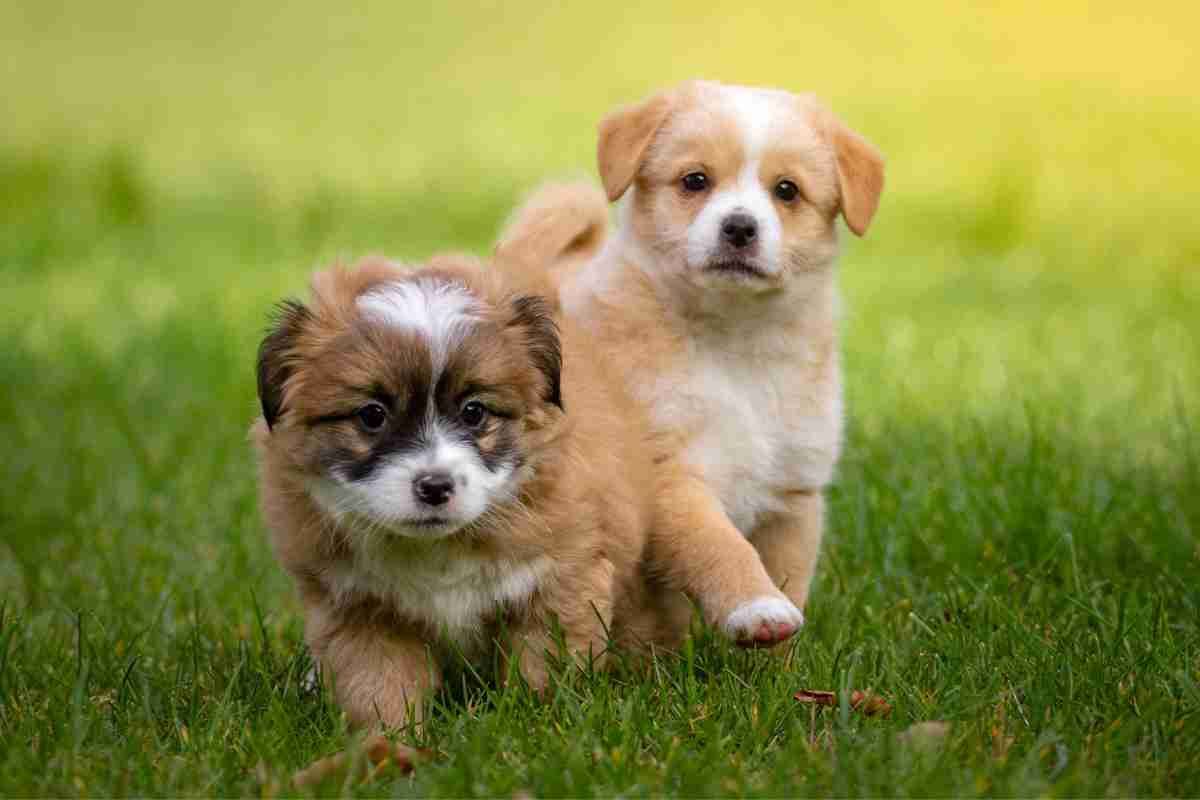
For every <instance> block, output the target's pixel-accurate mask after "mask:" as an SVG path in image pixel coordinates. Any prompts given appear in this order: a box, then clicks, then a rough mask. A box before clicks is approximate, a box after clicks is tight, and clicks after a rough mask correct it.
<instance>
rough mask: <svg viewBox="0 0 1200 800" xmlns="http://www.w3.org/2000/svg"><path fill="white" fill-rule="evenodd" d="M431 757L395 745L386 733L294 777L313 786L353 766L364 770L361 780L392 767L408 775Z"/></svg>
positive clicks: (309, 766) (425, 752)
mask: <svg viewBox="0 0 1200 800" xmlns="http://www.w3.org/2000/svg"><path fill="white" fill-rule="evenodd" d="M429 757H430V753H429V751H427V750H417V749H414V748H412V747H407V746H405V745H402V744H393V743H392V742H389V741H388V740H387V739H386V738H385V737H383V736H372V737H370V738H369V739H366V740H364V741H363V742H362V744H360V745H359V746H358V747H357V748H349V749H346V750H343V751H341V752H340V753H334V754H333V755H331V756H326V757H325V758H319V759H317V760H316V761H314V762H313V763H311V764H309V765H308V766H307V767H305V768H304V769H302V770H300V771H299V772H297V773H296V774H295V775H293V776H292V783H294V784H295V785H296V786H298V787H304V786H312V785H314V784H318V783H320V782H321V781H323V780H325V779H326V778H328V777H329V776H330V775H335V774H337V773H339V772H342V771H344V770H345V769H347V768H350V767H357V768H358V769H360V770H362V772H363V774H362V776H361V780H364V781H365V780H369V779H371V778H374V777H376V776H377V775H379V774H381V773H383V772H385V771H387V770H389V769H395V770H398V771H399V772H400V773H401V774H403V775H407V774H408V773H410V772H412V771H413V769H414V768H415V767H416V765H417V762H418V761H422V760H426V759H428V758H429Z"/></svg>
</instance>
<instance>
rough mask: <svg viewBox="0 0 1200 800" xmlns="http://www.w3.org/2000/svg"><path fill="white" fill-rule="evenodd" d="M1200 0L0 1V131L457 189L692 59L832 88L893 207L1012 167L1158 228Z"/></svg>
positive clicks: (366, 184)
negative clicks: (739, 0)
mask: <svg viewBox="0 0 1200 800" xmlns="http://www.w3.org/2000/svg"><path fill="white" fill-rule="evenodd" d="M1198 9H1200V5H1198V4H1196V3H1183V2H1175V3H1144V4H1131V3H1124V2H1122V3H1118V2H1075V1H1072V2H1053V3H1032V2H1008V3H995V2H981V3H937V2H928V1H927V0H918V1H917V2H907V3H890V4H869V3H860V2H850V3H842V4H802V3H794V2H793V3H780V2H771V3H765V4H763V3H760V4H744V5H743V4H712V5H703V4H697V3H683V2H675V3H642V4H620V3H586V4H585V3H574V4H554V3H533V2H525V1H524V0H508V2H503V3H500V2H480V3H460V2H444V3H428V4H418V3H395V2H394V3H381V2H364V3H353V4H337V3H317V2H312V0H302V1H301V2H293V3H278V4H272V3H264V2H230V0H216V2H210V3H182V2H159V3H137V2H130V1H129V0H117V1H116V2H107V3H85V2H65V3H64V2H61V1H53V0H52V1H51V2H33V0H16V1H15V2H14V0H8V2H6V3H4V4H3V5H2V6H0V49H2V50H3V52H4V55H3V62H2V63H3V65H4V72H3V78H2V80H0V105H2V106H3V108H4V109H5V113H4V116H5V122H4V125H3V132H2V134H0V136H2V137H3V138H2V139H0V142H3V143H4V144H5V145H6V146H8V147H10V148H12V147H17V148H27V147H38V146H42V147H64V148H72V149H73V148H77V147H81V146H82V147H90V146H104V145H107V144H110V143H112V142H120V143H123V144H131V145H133V146H136V147H137V149H139V150H143V151H144V153H145V155H146V158H147V159H148V163H149V165H150V168H151V170H152V172H154V173H155V174H159V175H164V176H169V177H170V179H171V180H174V181H192V180H201V181H203V180H205V179H206V178H207V177H208V176H210V175H211V174H212V171H213V169H214V167H219V166H220V165H222V164H227V163H237V164H239V165H246V166H247V167H248V168H250V169H252V170H253V171H254V172H255V173H256V174H258V175H259V176H260V177H262V178H263V179H265V180H268V181H270V182H271V183H272V184H273V185H275V186H277V187H279V188H280V189H282V190H284V191H285V192H287V191H289V190H292V189H306V188H308V187H309V186H310V185H313V184H317V183H321V184H324V185H327V184H329V183H332V184H333V185H335V186H339V187H346V188H353V189H355V190H363V191H374V190H382V191H394V190H396V189H397V188H405V189H407V188H412V187H429V188H436V189H439V190H442V189H444V190H446V191H454V192H460V191H461V192H468V193H469V192H470V191H471V187H470V186H469V185H467V186H460V185H456V183H455V179H454V175H455V174H456V172H458V173H460V174H463V175H469V178H470V180H478V179H479V173H483V174H485V175H489V174H490V175H492V176H494V178H495V179H496V180H497V181H499V182H503V183H510V182H511V183H513V184H515V185H517V186H526V185H529V184H531V183H533V182H534V181H536V180H538V179H539V178H542V177H547V176H553V175H556V174H560V173H562V172H564V171H574V172H581V171H583V172H587V173H589V174H590V173H591V172H592V171H593V166H592V149H593V131H594V126H595V123H596V121H597V120H598V119H599V117H600V116H601V115H602V114H603V113H604V112H605V111H606V110H608V109H609V108H611V107H612V106H614V105H616V104H618V103H622V102H628V101H631V100H633V99H636V98H638V97H640V96H642V95H644V94H646V93H648V92H650V91H652V90H653V89H654V88H656V87H658V86H661V85H664V84H668V83H672V82H675V81H678V80H681V79H685V78H690V77H708V78H715V79H720V80H725V81H731V82H742V83H749V84H760V85H771V86H779V87H783V88H789V89H794V90H811V91H815V92H817V93H818V94H819V95H821V96H823V97H824V98H825V99H826V100H827V101H828V102H829V103H830V104H831V105H832V106H833V107H834V108H835V110H836V111H837V112H838V113H840V114H841V115H842V116H843V117H844V118H845V119H847V121H849V122H850V124H851V125H852V126H854V127H856V128H858V129H859V130H860V131H862V132H863V133H864V134H865V135H867V137H868V138H870V139H872V140H874V141H875V142H876V143H877V144H878V145H879V146H880V147H881V148H882V149H883V150H884V151H885V153H886V154H887V156H888V158H889V167H890V171H889V186H888V202H889V204H896V203H899V204H901V205H903V202H904V200H905V199H906V198H914V199H915V198H925V199H931V200H935V201H936V200H937V198H939V197H943V196H944V195H946V194H947V193H951V194H955V195H958V196H959V197H960V198H961V199H962V200H963V201H964V202H969V201H970V199H971V198H972V197H974V196H975V195H976V194H977V193H978V191H979V190H978V188H977V187H978V186H979V185H981V184H987V183H989V182H991V181H994V180H996V179H999V180H1001V181H1002V182H1003V181H1004V180H1005V175H1006V174H1007V173H1009V172H1012V171H1015V172H1016V173H1017V174H1018V175H1019V178H1018V179H1015V180H1014V181H1012V182H1014V183H1017V182H1024V181H1025V180H1027V179H1028V180H1030V181H1031V182H1032V186H1031V187H1028V190H1027V191H1026V192H1025V193H1026V195H1027V196H1026V200H1028V201H1029V202H1031V203H1032V204H1033V207H1034V209H1035V210H1036V213H1037V214H1038V215H1039V216H1045V215H1048V216H1049V217H1051V218H1058V217H1063V216H1069V215H1084V216H1086V217H1088V219H1089V226H1090V225H1104V224H1105V222H1104V220H1105V219H1106V218H1112V219H1115V220H1117V223H1118V224H1120V225H1126V224H1128V225H1130V226H1133V227H1136V226H1137V225H1142V224H1145V225H1153V226H1154V227H1155V228H1158V229H1159V233H1160V234H1161V233H1162V232H1163V231H1162V226H1163V225H1164V224H1165V223H1167V222H1174V223H1177V224H1187V223H1189V222H1190V216H1191V206H1192V205H1193V203H1192V197H1193V196H1194V186H1193V185H1192V180H1189V177H1191V176H1195V175H1196V174H1197V168H1198V167H1200V155H1198V154H1197V149H1198V147H1197V146H1198V145H1200V99H1198V98H1200V92H1198V91H1197V85H1198V84H1200V57H1198V55H1197V51H1198V50H1200V48H1198V47H1197V31H1198V30H1200V10H1198ZM464 166H465V167H471V168H472V169H466V170H464ZM1023 191H1024V190H1023ZM1173 195H1174V196H1173ZM1183 195H1189V196H1186V197H1185V196H1183ZM1163 215H1167V218H1166V219H1164V216H1163ZM1167 235H1170V234H1169V233H1168V234H1167Z"/></svg>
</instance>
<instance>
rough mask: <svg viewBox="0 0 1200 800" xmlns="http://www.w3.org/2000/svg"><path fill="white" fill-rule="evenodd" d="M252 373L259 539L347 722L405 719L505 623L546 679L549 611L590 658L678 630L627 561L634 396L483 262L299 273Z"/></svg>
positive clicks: (637, 485) (635, 468)
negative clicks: (300, 280) (308, 281)
mask: <svg viewBox="0 0 1200 800" xmlns="http://www.w3.org/2000/svg"><path fill="white" fill-rule="evenodd" d="M567 329H568V331H569V329H570V326H569V325H568V326H567ZM258 385H259V395H260V399H261V401H262V417H261V418H260V419H259V420H258V421H257V422H256V423H255V425H254V428H253V430H252V436H253V439H254V442H255V444H256V446H257V450H258V453H259V458H260V478H261V502H262V509H263V513H264V516H265V518H266V521H267V524H268V527H269V529H270V532H271V537H272V544H273V549H274V551H275V554H276V556H277V557H278V559H279V560H280V562H281V563H282V564H283V566H284V567H285V568H286V569H287V571H288V572H289V573H290V574H291V576H292V578H293V579H294V581H295V584H296V586H297V588H298V590H299V594H300V598H301V601H302V603H303V606H304V609H305V615H306V620H305V621H306V631H305V635H306V639H307V641H308V644H309V646H310V647H311V649H312V652H313V653H314V655H315V657H316V658H317V659H318V661H319V663H320V664H321V665H322V667H323V668H324V670H325V671H326V673H327V674H332V677H333V679H334V685H335V691H336V695H337V698H338V701H339V703H340V704H341V705H342V707H343V708H344V710H345V711H346V712H347V713H348V715H349V717H350V718H351V719H352V720H353V721H354V722H355V723H356V724H384V725H388V726H395V725H400V724H402V723H404V722H406V721H409V720H411V719H413V716H412V715H411V713H410V712H412V711H413V710H414V709H415V710H417V711H419V708H420V701H421V698H422V696H423V695H424V694H425V693H426V692H427V691H428V690H429V689H430V688H432V687H434V686H436V685H437V683H438V680H439V671H438V666H437V658H438V656H439V654H440V653H443V652H444V651H445V649H446V648H447V647H448V646H452V647H453V648H454V649H456V650H459V651H461V652H465V653H467V654H468V655H470V656H476V655H480V654H483V653H486V652H487V648H488V647H490V646H491V645H492V644H493V643H494V641H495V637H497V636H498V635H499V634H500V633H501V632H502V630H505V631H507V632H508V634H509V635H511V636H512V641H511V642H510V643H509V644H510V645H511V647H512V648H513V649H512V650H506V652H516V653H518V656H517V657H518V659H519V661H518V665H519V667H520V669H521V671H522V673H523V674H524V676H525V677H526V679H527V680H528V681H529V682H530V683H531V684H532V685H533V686H535V687H543V686H544V684H545V681H546V677H547V676H546V668H545V661H544V656H545V653H546V650H547V648H549V647H550V646H551V645H552V642H553V640H552V635H551V626H552V625H553V624H554V620H556V621H557V624H558V625H559V626H561V630H562V633H563V636H564V639H565V642H566V644H567V646H568V647H569V648H570V650H571V651H572V652H574V653H577V654H579V655H580V656H581V657H587V656H588V655H589V654H590V655H591V656H592V657H594V658H596V659H599V660H603V656H604V648H605V646H606V643H607V641H608V638H609V634H610V633H611V635H612V637H613V638H615V639H616V640H617V641H618V642H620V643H623V644H627V645H632V644H641V643H645V642H646V641H654V640H658V641H666V640H668V639H670V638H672V635H673V634H674V633H675V632H677V631H681V630H682V629H683V627H684V624H683V623H681V622H680V620H679V617H678V614H679V613H680V612H679V609H678V607H677V608H676V610H675V613H676V616H675V617H674V618H672V617H670V615H669V614H667V615H665V616H664V615H660V613H659V612H660V611H661V610H662V609H663V608H665V607H666V606H669V605H670V604H671V600H670V598H665V599H664V596H663V594H662V593H661V592H652V591H648V590H647V587H646V585H645V583H644V581H643V577H642V575H641V573H640V563H641V559H642V557H643V549H644V546H645V538H646V532H647V528H648V526H649V524H650V521H651V514H652V509H651V505H650V503H651V495H650V491H649V487H650V486H651V480H650V473H651V470H652V463H651V456H650V454H649V452H648V450H647V448H646V446H645V440H646V438H647V434H646V430H645V427H644V425H643V424H642V423H641V419H642V417H641V412H640V411H639V409H638V408H637V406H636V404H634V403H633V402H632V401H631V400H630V399H629V398H628V397H627V396H626V395H625V393H624V391H623V390H622V389H621V387H620V381H619V378H618V379H616V380H614V379H610V378H609V377H608V376H607V375H606V374H605V373H604V369H603V363H602V359H600V358H598V357H597V354H596V353H595V352H592V351H590V349H589V347H588V345H587V344H586V339H585V338H584V337H579V336H573V335H568V336H566V337H564V338H560V335H559V330H558V328H557V326H556V323H555V321H554V319H553V318H552V316H551V314H550V312H549V311H548V308H547V306H546V304H544V303H543V302H542V301H541V300H540V299H539V298H537V297H535V296H531V295H526V294H519V293H514V292H512V291H509V290H508V289H506V287H505V285H504V282H503V279H502V277H500V276H499V275H498V273H496V272H495V271H484V270H482V269H480V268H479V267H478V265H477V264H474V263H473V262H471V261H470V260H469V259H465V258H443V259H439V260H436V261H434V262H432V263H431V264H430V265H429V266H427V267H425V268H422V269H416V270H405V269H402V268H399V267H397V266H395V265H393V264H391V263H389V262H387V261H384V260H381V259H373V260H367V261H365V262H363V263H362V264H360V265H359V266H357V267H355V268H354V269H351V270H348V271H343V270H338V269H334V270H330V271H327V272H321V273H318V274H317V275H316V276H315V277H314V279H313V282H312V300H311V301H310V302H309V303H307V304H301V303H298V302H291V303H286V304H284V305H283V306H282V307H281V311H280V314H279V318H278V320H277V322H276V324H275V326H274V329H273V330H272V331H271V333H270V334H269V335H268V336H267V337H266V339H265V340H264V341H263V343H262V346H261V348H260V351H259V359H258ZM564 408H565V409H567V410H568V413H564ZM664 604H666V605H664ZM683 613H684V614H686V605H685V607H684V609H683ZM666 620H670V621H669V622H665V624H663V625H662V627H661V628H660V627H659V625H660V623H664V621H666Z"/></svg>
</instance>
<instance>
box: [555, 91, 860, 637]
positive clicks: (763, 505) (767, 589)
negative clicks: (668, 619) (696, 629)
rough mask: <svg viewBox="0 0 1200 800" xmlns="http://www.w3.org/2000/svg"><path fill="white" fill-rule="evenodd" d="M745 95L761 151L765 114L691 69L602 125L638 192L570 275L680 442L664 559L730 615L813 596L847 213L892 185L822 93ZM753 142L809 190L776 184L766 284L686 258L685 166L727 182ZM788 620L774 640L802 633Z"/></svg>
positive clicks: (570, 305) (715, 617)
mask: <svg viewBox="0 0 1200 800" xmlns="http://www.w3.org/2000/svg"><path fill="white" fill-rule="evenodd" d="M736 91H740V92H743V93H744V94H745V95H746V96H751V100H750V101H748V102H749V103H750V105H751V107H750V111H751V112H754V113H760V115H761V116H765V115H766V114H767V113H768V112H769V114H770V128H769V130H768V131H767V132H766V133H765V134H764V135H761V136H760V137H759V139H760V140H761V141H762V144H760V145H759V146H758V147H759V149H758V150H756V152H755V153H753V154H751V153H748V152H747V144H746V142H747V141H750V140H752V139H753V137H750V136H748V135H747V134H746V133H745V130H746V127H747V126H748V125H750V124H752V123H753V122H754V120H747V119H746V115H745V114H743V113H740V112H739V109H745V108H746V107H747V106H746V104H745V103H743V104H742V105H737V104H736V103H731V101H730V100H729V97H730V91H729V87H724V86H721V85H720V84H712V83H705V82H698V81H697V82H690V83H685V84H683V85H681V86H679V87H676V88H674V89H671V90H667V91H665V92H661V93H659V94H657V95H655V96H653V97H652V98H651V99H650V100H648V101H646V102H645V103H643V104H640V105H635V106H631V107H628V108H625V109H621V110H619V111H617V112H615V113H614V114H612V115H610V116H609V117H606V118H605V119H604V121H603V122H601V124H600V132H599V133H600V137H599V141H600V144H599V159H598V163H599V169H600V174H601V178H602V179H603V183H604V186H605V189H606V192H607V195H608V197H609V199H616V198H618V197H621V196H622V195H625V197H624V201H623V202H624V207H623V208H622V209H621V210H620V212H619V216H620V225H619V227H618V229H617V230H616V231H615V232H614V233H612V234H610V236H609V238H608V240H607V241H606V243H605V245H604V247H603V249H602V250H601V252H600V254H599V255H598V256H597V257H596V258H595V259H593V260H592V261H591V262H590V263H588V264H587V265H585V266H584V267H582V268H577V269H573V270H569V271H566V272H564V273H563V275H562V278H561V282H562V289H561V297H562V302H563V305H564V309H565V311H566V314H567V315H568V316H569V317H571V318H574V319H576V320H578V321H579V322H580V323H581V324H583V325H584V326H585V327H586V328H587V330H588V331H590V332H591V334H592V335H593V336H594V337H595V339H596V342H597V343H598V344H599V346H600V347H601V348H602V350H603V351H604V352H605V353H606V354H607V355H608V356H610V357H611V358H613V359H614V361H616V363H618V364H619V365H620V368H621V370H622V373H623V375H624V377H625V381H626V383H627V385H628V386H629V387H630V389H631V390H632V391H633V392H634V394H635V395H636V396H637V397H638V399H639V400H640V401H641V402H642V403H643V405H644V407H645V408H646V409H647V411H648V412H649V414H650V415H651V417H652V420H653V422H652V424H653V428H654V434H655V436H656V440H657V442H658V443H659V446H660V447H662V448H663V452H662V453H661V454H660V464H659V473H658V475H657V476H656V478H657V480H658V482H659V502H658V506H657V511H656V517H655V519H656V525H655V529H654V532H653V535H652V547H651V562H652V564H653V566H654V568H655V569H657V570H659V571H660V572H661V573H662V574H663V575H664V576H666V577H667V579H668V581H669V582H670V583H671V584H672V585H674V586H677V587H679V588H682V589H684V590H686V591H687V592H689V593H690V594H691V595H692V596H693V597H695V598H696V599H697V600H698V601H699V603H700V604H701V607H702V608H703V609H704V611H705V615H706V617H707V618H708V619H710V620H711V621H713V622H717V623H721V624H724V623H725V622H726V621H727V620H728V619H729V617H730V615H731V613H732V612H733V611H734V610H735V609H738V608H744V607H745V606H746V605H747V604H749V603H750V601H752V600H753V599H754V598H758V597H764V596H768V597H769V596H779V589H782V592H783V594H785V595H786V597H787V598H788V599H790V600H791V602H792V603H794V604H795V606H797V607H799V608H801V609H803V608H804V607H805V605H806V604H807V600H808V594H809V589H810V586H811V582H812V578H813V574H814V571H815V567H816V563H817V558H818V554H819V550H820V541H821V534H822V517H823V498H822V489H823V487H824V486H825V485H826V483H827V482H828V480H829V479H830V476H831V475H832V469H833V465H834V463H835V461H836V458H837V456H838V451H839V449H840V435H841V425H842V419H841V413H842V412H841V377H840V367H839V359H838V352H837V341H836V317H837V293H836V285H835V280H834V269H833V264H834V261H835V259H836V255H837V249H838V248H837V230H836V225H835V223H836V217H837V215H838V214H839V213H840V214H841V215H843V216H844V217H845V219H846V222H847V225H848V226H849V227H850V229H851V230H852V231H853V232H854V233H856V234H859V235H861V234H862V233H864V232H865V231H866V228H867V226H868V225H869V224H870V222H871V219H872V217H873V216H874V213H875V210H876V208H877V206H878V201H879V194H880V192H881V191H882V186H883V162H882V159H881V157H880V156H879V154H878V152H877V151H876V150H875V149H874V147H872V146H871V145H870V144H868V143H867V142H865V140H863V139H862V138H861V137H859V136H858V135H857V134H854V133H853V132H851V131H850V130H849V129H848V128H846V127H845V126H844V125H843V124H842V123H841V122H839V121H838V120H837V119H836V118H834V117H833V115H832V114H830V113H829V112H828V111H826V110H825V109H824V108H823V107H822V106H821V105H820V104H819V103H817V101H816V100H815V99H814V98H812V97H811V96H809V95H792V94H789V93H786V92H771V91H763V90H736ZM764 109H765V110H764ZM752 156H753V157H754V158H755V159H756V162H755V163H757V164H758V172H757V175H756V178H757V180H758V181H759V182H760V183H761V185H762V186H764V187H771V186H773V185H774V182H775V181H778V180H780V179H781V177H786V178H787V179H789V180H791V181H793V182H794V183H796V184H797V186H798V188H799V190H800V194H799V197H798V198H797V199H796V200H794V201H792V202H790V203H786V202H784V201H782V200H781V199H778V198H775V197H772V198H771V202H772V204H773V207H774V208H775V209H776V213H777V215H778V219H779V225H780V228H779V230H780V234H779V236H780V247H781V252H782V253H783V256H782V261H783V268H782V269H781V270H780V271H779V273H778V274H773V275H770V276H766V277H764V278H763V279H762V280H761V281H758V282H755V283H750V282H748V281H745V282H741V283H737V282H733V281H730V280H729V279H725V278H721V279H713V278H711V277H710V276H709V275H708V274H706V273H703V272H700V271H698V270H696V269H694V268H689V267H688V266H686V262H685V260H684V257H683V256H684V249H683V248H684V243H685V239H686V234H687V232H688V230H689V226H692V225H693V223H694V222H695V220H697V219H698V218H699V215H700V214H701V213H702V211H703V209H704V206H705V203H706V202H707V201H708V200H707V197H708V196H707V195H695V194H689V193H688V192H684V191H682V190H681V188H680V180H681V177H682V176H683V175H686V174H688V173H689V172H692V171H703V172H704V173H705V174H706V175H707V176H708V177H709V180H710V183H711V184H712V186H713V187H714V190H715V189H716V188H724V187H726V186H728V185H730V182H733V181H735V180H739V179H741V176H742V171H743V169H744V166H745V165H746V164H747V163H749V161H748V160H749V159H750V158H751V157H752ZM631 188H632V192H629V191H628V190H630V189H631ZM547 191H548V192H549V191H550V190H547ZM576 192H577V196H576V197H575V198H573V199H572V200H571V201H570V202H569V203H566V204H565V205H567V206H570V207H574V208H578V207H582V206H584V205H586V204H588V203H591V204H595V203H596V202H598V200H597V197H598V195H599V193H598V192H597V191H596V190H595V189H583V188H581V189H578V190H576ZM760 385H762V386H766V387H769V388H768V389H760V388H758V387H759V386H760ZM739 387H740V388H739ZM738 393H740V394H741V395H742V396H741V397H739V396H738ZM746 414H748V415H750V416H747V417H745V424H744V425H739V424H738V417H737V415H746ZM791 420H795V424H796V426H798V427H795V428H793V429H792V432H791V433H790V434H789V436H790V438H789V441H788V442H787V446H788V447H789V448H790V449H788V450H780V449H778V447H775V449H774V450H772V449H771V448H772V447H773V446H774V443H773V442H772V441H769V440H770V439H772V438H774V437H773V435H766V434H764V433H762V432H760V430H761V431H773V430H777V429H778V426H779V425H784V426H787V424H788V421H791ZM785 429H786V427H785ZM764 438H765V439H767V440H768V441H762V439H764ZM756 448H757V449H756ZM806 448H807V449H806ZM742 459H744V460H742ZM756 459H757V460H756ZM781 459H782V461H781ZM788 459H800V460H797V461H794V462H793V461H789V460H788ZM810 461H811V463H809V462H810ZM747 493H751V494H754V495H755V497H756V498H757V499H756V500H755V501H754V502H753V503H752V502H750V501H748V500H744V495H746V494H747ZM755 503H757V505H755ZM777 585H778V587H779V589H777V588H776V586H777ZM727 630H728V629H727ZM728 632H729V633H730V634H731V635H733V636H734V637H735V638H741V637H743V636H745V637H749V636H751V635H753V632H752V631H745V630H733V631H728ZM775 633H777V634H779V635H774V634H773V633H771V632H768V633H767V634H766V635H765V636H764V637H763V639H765V640H767V641H768V642H769V641H770V640H773V639H777V638H782V637H783V636H786V635H787V631H786V630H780V631H776V632H775ZM760 641H762V639H760Z"/></svg>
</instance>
